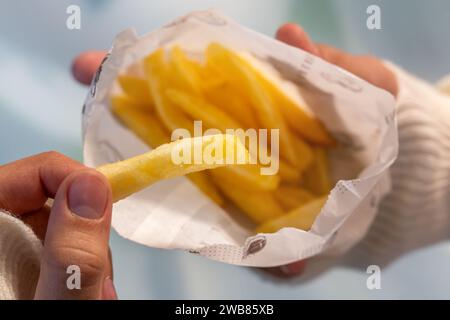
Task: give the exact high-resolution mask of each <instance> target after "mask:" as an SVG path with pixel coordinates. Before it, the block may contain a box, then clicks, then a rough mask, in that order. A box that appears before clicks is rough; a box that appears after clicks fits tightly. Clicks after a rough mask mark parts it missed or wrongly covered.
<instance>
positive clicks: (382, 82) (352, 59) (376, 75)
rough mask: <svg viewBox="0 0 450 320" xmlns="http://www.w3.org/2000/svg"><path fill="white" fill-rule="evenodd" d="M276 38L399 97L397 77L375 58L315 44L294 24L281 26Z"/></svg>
mask: <svg viewBox="0 0 450 320" xmlns="http://www.w3.org/2000/svg"><path fill="white" fill-rule="evenodd" d="M276 38H277V39H278V40H280V41H283V42H285V43H287V44H289V45H291V46H294V47H297V48H300V49H302V50H304V51H307V52H309V53H311V54H313V55H316V56H318V57H320V58H322V59H324V60H325V61H328V62H329V63H332V64H334V65H337V66H339V67H341V68H342V69H345V70H347V71H348V72H350V73H353V74H354V75H356V76H358V77H359V78H361V79H364V80H366V81H367V82H369V83H371V84H373V85H374V86H377V87H379V88H382V89H384V90H386V91H388V92H390V93H391V94H393V95H394V96H397V92H398V85H397V79H396V77H395V75H394V74H393V73H392V72H391V71H390V70H389V69H387V68H386V67H385V66H384V65H383V63H382V62H381V60H379V59H377V58H375V57H372V56H367V55H366V56H364V55H363V56H358V55H352V54H349V53H346V52H344V51H342V50H339V49H337V48H334V47H331V46H328V45H325V44H315V43H314V42H313V41H312V40H311V39H310V38H309V36H308V34H307V33H306V32H305V31H304V30H303V29H302V28H301V27H300V26H298V25H296V24H293V23H288V24H285V25H283V26H281V27H280V28H279V29H278V31H277V33H276Z"/></svg>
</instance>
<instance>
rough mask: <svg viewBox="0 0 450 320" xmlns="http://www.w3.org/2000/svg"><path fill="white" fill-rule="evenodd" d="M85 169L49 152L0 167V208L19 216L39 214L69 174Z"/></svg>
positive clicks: (62, 156)
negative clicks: (32, 213) (30, 213)
mask: <svg viewBox="0 0 450 320" xmlns="http://www.w3.org/2000/svg"><path fill="white" fill-rule="evenodd" d="M85 168H86V167H85V166H83V165H82V164H81V163H79V162H77V161H75V160H72V159H70V158H68V157H66V156H64V155H62V154H59V153H57V152H53V151H50V152H45V153H41V154H38V155H35V156H31V157H28V158H24V159H21V160H17V161H15V162H12V163H9V164H6V165H3V166H0V208H1V209H6V210H8V211H10V212H12V213H14V214H16V215H19V216H20V215H22V214H24V213H27V212H32V211H36V210H40V209H41V208H42V207H43V206H44V204H45V202H46V201H47V199H48V198H49V197H50V198H53V197H54V196H55V194H56V191H57V190H58V188H59V186H60V184H61V183H62V181H63V180H64V179H65V178H66V177H67V176H68V175H69V174H70V173H72V172H74V171H77V170H81V169H85Z"/></svg>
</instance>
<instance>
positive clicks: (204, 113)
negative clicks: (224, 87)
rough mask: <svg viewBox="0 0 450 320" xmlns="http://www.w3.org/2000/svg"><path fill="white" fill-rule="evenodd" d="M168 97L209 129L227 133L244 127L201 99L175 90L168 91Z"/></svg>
mask: <svg viewBox="0 0 450 320" xmlns="http://www.w3.org/2000/svg"><path fill="white" fill-rule="evenodd" d="M166 95H167V97H168V98H169V100H170V101H171V102H172V103H173V104H174V105H176V106H178V107H180V108H181V109H182V110H183V111H184V112H185V113H186V114H188V115H189V116H190V117H191V118H193V119H195V120H201V121H203V122H204V123H205V125H206V126H207V127H209V128H215V129H219V130H220V131H222V132H225V130H227V129H238V128H241V127H242V126H241V125H240V124H239V123H238V122H236V121H235V120H233V119H232V118H231V117H230V116H228V115H227V114H226V113H225V112H223V111H222V110H220V109H219V108H217V107H216V106H215V105H213V104H211V103H209V102H207V101H206V100H204V99H202V98H200V97H196V96H193V95H189V94H187V93H184V92H182V91H179V90H175V89H167V90H166Z"/></svg>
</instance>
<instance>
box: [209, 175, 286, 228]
mask: <svg viewBox="0 0 450 320" xmlns="http://www.w3.org/2000/svg"><path fill="white" fill-rule="evenodd" d="M219 169H220V168H219ZM211 176H212V177H213V180H214V181H215V182H216V185H217V186H218V187H219V189H220V190H221V191H222V193H223V194H224V195H225V196H226V197H227V198H228V199H229V200H231V201H232V202H233V203H234V205H235V206H236V207H237V208H239V209H240V210H242V212H244V213H245V214H247V216H248V217H249V218H250V219H251V220H252V221H253V222H255V223H257V224H260V223H264V222H265V221H268V220H270V219H275V218H277V217H281V216H282V215H283V213H284V212H283V209H282V208H281V206H280V205H279V204H278V203H277V201H276V200H275V198H274V196H273V194H272V193H270V192H268V191H248V190H243V189H241V188H240V186H239V185H237V184H236V182H234V183H233V182H230V181H229V180H226V181H224V180H223V179H222V175H218V174H217V169H215V170H211Z"/></svg>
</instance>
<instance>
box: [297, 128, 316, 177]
mask: <svg viewBox="0 0 450 320" xmlns="http://www.w3.org/2000/svg"><path fill="white" fill-rule="evenodd" d="M292 147H293V150H294V152H295V154H296V156H297V159H298V163H297V169H298V170H299V171H300V172H302V173H303V172H305V170H306V169H307V168H309V167H310V166H311V164H312V163H313V161H314V151H313V150H312V147H311V146H310V145H309V144H307V143H306V142H305V141H303V140H302V139H300V138H298V137H295V136H294V137H293V139H292Z"/></svg>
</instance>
